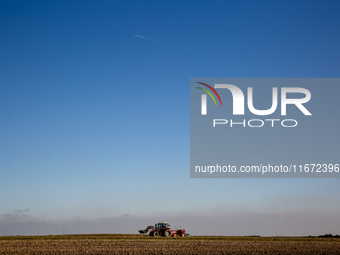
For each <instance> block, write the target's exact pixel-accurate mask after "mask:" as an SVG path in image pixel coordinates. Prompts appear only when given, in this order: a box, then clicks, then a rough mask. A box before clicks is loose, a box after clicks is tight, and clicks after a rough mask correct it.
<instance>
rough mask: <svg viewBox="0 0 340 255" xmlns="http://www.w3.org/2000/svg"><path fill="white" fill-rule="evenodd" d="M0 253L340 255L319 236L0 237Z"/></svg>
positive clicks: (337, 248) (338, 249)
mask: <svg viewBox="0 0 340 255" xmlns="http://www.w3.org/2000/svg"><path fill="white" fill-rule="evenodd" d="M0 254H340V242H339V240H336V239H331V240H327V239H319V238H260V237H257V238H249V237H248V238H246V237H245V238H240V237H238V238H232V237H187V238H165V237H159V238H152V237H147V238H139V237H137V236H136V238H134V237H133V236H130V235H129V236H126V238H125V237H124V236H123V235H120V236H119V237H118V236H109V235H108V236H87V235H84V236H74V237H72V236H68V237H67V238H62V237H53V236H52V237H50V238H49V237H12V238H6V237H3V238H0Z"/></svg>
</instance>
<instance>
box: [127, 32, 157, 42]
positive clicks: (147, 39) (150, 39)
mask: <svg viewBox="0 0 340 255" xmlns="http://www.w3.org/2000/svg"><path fill="white" fill-rule="evenodd" d="M133 35H134V36H136V37H140V38H143V39H146V40H150V41H155V42H160V41H157V40H155V39H152V38H148V37H145V36H141V35H136V34H133Z"/></svg>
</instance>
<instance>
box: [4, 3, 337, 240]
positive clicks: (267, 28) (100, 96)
mask: <svg viewBox="0 0 340 255" xmlns="http://www.w3.org/2000/svg"><path fill="white" fill-rule="evenodd" d="M339 10H340V2H338V1H321V0H320V1H140V0H138V1H137V0H136V1H15V0H14V1H1V2H0V174H1V175H0V230H2V231H3V234H5V235H18V234H25V235H28V234H61V233H62V232H63V229H65V231H66V233H137V230H138V229H141V228H145V227H146V226H147V225H149V224H154V223H155V222H158V221H163V220H164V221H169V223H170V224H171V225H172V226H179V225H181V226H182V227H184V228H186V229H187V231H188V232H189V233H192V234H209V235H214V234H220V235H249V234H259V235H319V234H325V233H333V234H340V233H339V229H340V219H339V217H338V215H339V213H340V197H339V191H340V185H339V184H340V179H190V172H189V164H190V162H189V156H190V148H189V147H190V146H189V143H190V141H189V138H190V137H189V135H190V130H189V129H190V125H189V124H190V123H189V110H190V109H189V98H190V95H189V85H190V78H194V77H239V78H256V77H280V78H284V77H291V78H298V77H308V78H321V77H339V74H340V73H339V70H340V49H339V45H340V36H339V27H340V16H339ZM337 91H339V90H338V89H337ZM173 102H175V104H173ZM330 117H332V118H333V120H332V125H333V126H334V128H338V127H339V118H338V117H339V115H337V116H330ZM327 139H328V137H327ZM332 139H334V141H335V142H337V143H338V142H339V136H336V137H333V138H332ZM309 146H310V145H309ZM325 153H327V148H325ZM332 153H333V154H334V151H332ZM338 163H340V162H338Z"/></svg>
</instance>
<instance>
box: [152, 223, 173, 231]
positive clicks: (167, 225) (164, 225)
mask: <svg viewBox="0 0 340 255" xmlns="http://www.w3.org/2000/svg"><path fill="white" fill-rule="evenodd" d="M169 227H170V225H169V224H168V223H167V222H160V223H156V224H155V228H156V229H159V230H162V229H165V228H169Z"/></svg>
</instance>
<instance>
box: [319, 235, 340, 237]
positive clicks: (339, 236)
mask: <svg viewBox="0 0 340 255" xmlns="http://www.w3.org/2000/svg"><path fill="white" fill-rule="evenodd" d="M319 237H320V238H340V236H339V235H334V236H333V235H332V234H326V235H320V236H319Z"/></svg>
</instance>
